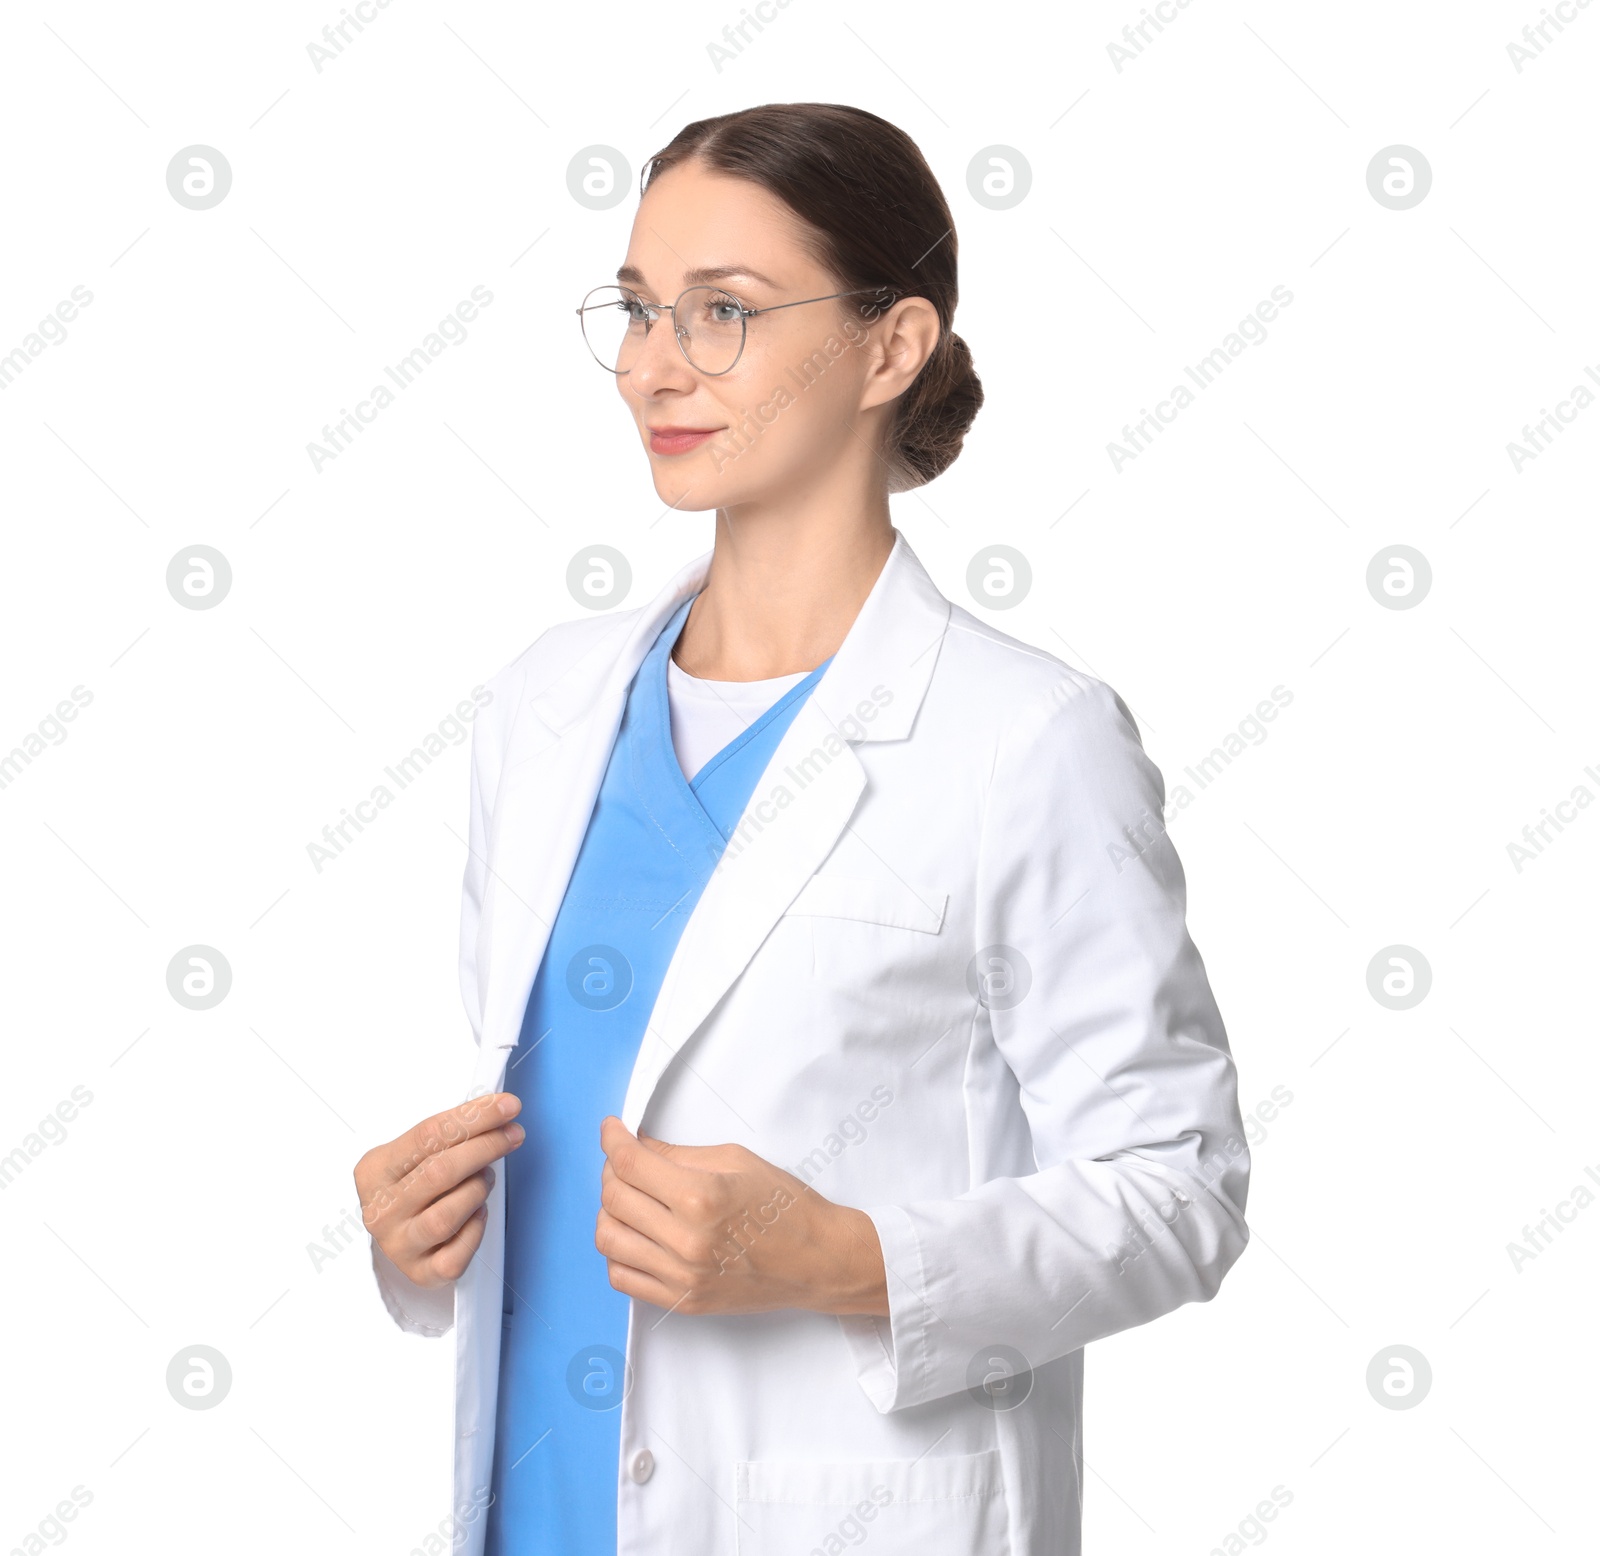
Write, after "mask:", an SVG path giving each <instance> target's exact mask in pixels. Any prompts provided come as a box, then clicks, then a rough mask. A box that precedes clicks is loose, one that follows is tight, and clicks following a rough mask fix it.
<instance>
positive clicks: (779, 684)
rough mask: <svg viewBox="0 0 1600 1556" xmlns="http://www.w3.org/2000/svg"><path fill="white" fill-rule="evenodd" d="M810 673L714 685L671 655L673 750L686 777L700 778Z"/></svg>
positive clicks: (669, 701)
mask: <svg viewBox="0 0 1600 1556" xmlns="http://www.w3.org/2000/svg"><path fill="white" fill-rule="evenodd" d="M807 673H808V672H806V671H804V670H801V671H799V672H798V673H797V674H794V675H777V676H772V677H770V678H769V679H767V680H763V681H708V680H703V679H702V678H701V677H700V676H697V675H690V674H689V672H688V671H687V670H684V669H681V668H680V667H679V665H678V662H677V661H676V660H675V659H674V658H673V657H672V656H671V655H670V654H669V655H667V708H668V713H669V716H670V718H671V723H672V747H673V750H675V751H676V752H677V753H678V765H679V766H680V767H681V768H682V769H683V775H684V777H685V778H688V779H690V780H691V781H693V779H694V777H695V775H696V774H697V773H699V771H700V769H701V768H702V767H704V766H705V765H706V763H707V761H709V760H710V758H711V757H713V756H715V755H716V754H717V752H718V751H720V750H721V749H722V748H723V746H725V745H726V744H727V743H728V742H729V741H730V740H732V739H733V737H734V736H735V735H737V734H739V733H740V732H741V731H743V730H744V729H745V728H746V727H747V726H748V725H749V724H751V723H752V722H753V721H754V720H755V719H758V718H760V716H761V715H762V714H763V713H765V712H766V711H767V709H768V708H770V707H771V706H772V705H773V704H774V703H775V702H776V701H777V700H778V699H779V698H780V697H781V696H783V694H784V693H785V692H787V691H789V690H791V689H792V688H793V687H795V686H797V685H798V684H799V683H800V682H801V681H803V680H804V679H805V678H806V675H807Z"/></svg>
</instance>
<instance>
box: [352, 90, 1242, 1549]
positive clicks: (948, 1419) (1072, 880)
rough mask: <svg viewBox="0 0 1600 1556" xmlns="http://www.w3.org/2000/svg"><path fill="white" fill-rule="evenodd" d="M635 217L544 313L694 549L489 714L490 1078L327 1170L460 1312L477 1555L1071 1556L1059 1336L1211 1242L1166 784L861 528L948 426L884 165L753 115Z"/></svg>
mask: <svg viewBox="0 0 1600 1556" xmlns="http://www.w3.org/2000/svg"><path fill="white" fill-rule="evenodd" d="M642 184H643V195H642V199H641V202H640V206H639V211H638V216H637V218H636V220H635V222H634V226H633V232H632V237H631V240H630V243H629V247H628V254H627V259H626V262H625V264H624V265H623V267H622V268H621V270H619V272H618V281H619V283H620V288H617V287H612V288H597V289H596V291H595V292H593V293H591V294H590V295H589V296H588V297H586V298H585V299H584V303H583V306H582V308H581V309H580V319H581V322H582V324H583V329H584V338H585V340H586V341H587V343H588V345H589V347H590V351H591V353H592V354H593V355H594V357H595V358H596V361H597V362H598V365H599V367H600V368H601V369H602V370H604V371H606V372H608V373H611V374H613V375H614V377H615V382H616V386H617V390H618V393H619V394H620V396H621V398H622V401H623V403H624V405H626V406H627V408H628V410H629V411H630V412H631V414H632V416H633V419H634V423H635V426H636V427H637V429H638V434H639V438H640V441H641V443H642V444H643V447H644V450H645V453H646V455H647V457H648V459H649V462H650V471H651V475H652V477H653V479H654V482H655V488H656V492H657V494H658V495H659V497H660V498H661V500H662V501H663V502H664V503H665V504H667V505H668V506H669V507H671V508H683V509H691V510H697V511H698V510H705V509H715V510H716V531H715V545H714V548H713V550H712V551H711V552H710V553H709V554H708V555H707V556H703V557H701V558H699V559H698V560H697V561H695V562H693V563H691V564H689V565H688V566H687V567H685V568H684V569H683V570H682V571H681V572H679V574H678V575H677V576H676V577H675V578H674V579H672V581H671V582H670V583H669V584H668V585H667V587H666V588H665V589H663V590H662V591H661V593H660V594H658V595H657V596H656V597H655V599H653V600H652V601H651V602H650V603H649V604H648V605H645V606H643V607H641V608H638V609H634V610H629V611H623V612H620V613H613V614H609V615H601V616H595V617H591V618H589V619H587V620H582V621H576V622H570V623H567V624H564V625H561V626H558V627H554V628H552V629H551V630H549V631H548V632H546V633H545V634H544V636H543V637H541V638H540V639H539V640H538V641H537V642H536V643H534V645H533V646H532V647H531V648H530V649H528V650H527V652H526V653H524V654H523V655H522V656H521V658H519V659H518V660H516V661H515V662H514V663H513V664H512V665H510V666H509V667H507V668H506V669H505V670H503V671H502V672H501V673H500V675H499V677H498V678H497V679H496V680H495V682H494V683H493V687H492V690H493V693H494V697H493V701H492V702H491V703H490V704H489V706H488V708H487V710H486V711H485V713H484V714H483V715H482V716H480V718H479V720H478V724H477V727H476V731H475V734H474V742H473V763H472V765H473V784H472V808H471V858H470V860H469V863H468V866H467V873H466V883H465V895H464V909H463V915H462V939H461V972H462V989H463V994H464V997H465V1001H466V1006H467V1011H468V1015H469V1018H470V1020H471V1024H472V1029H473V1034H474V1037H475V1038H476V1040H477V1042H478V1045H479V1059H478V1063H477V1067H476V1071H475V1073H474V1077H473V1084H472V1088H471V1092H470V1097H471V1100H470V1101H469V1102H467V1103H466V1104H464V1105H463V1106H461V1107H458V1108H455V1109H451V1110H449V1111H447V1112H445V1113H442V1114H440V1115H438V1116H437V1117H435V1118H432V1119H428V1120H426V1121H425V1122H423V1123H422V1124H419V1125H418V1126H417V1127H416V1128H415V1129H413V1130H411V1131H409V1132H408V1133H407V1134H405V1135H403V1136H401V1137H400V1138H399V1139H398V1140H395V1141H392V1142H390V1143H389V1144H387V1145H384V1146H380V1147H377V1148H376V1149H375V1150H373V1151H370V1152H368V1153H367V1155H366V1156H364V1157H363V1158H362V1160H361V1163H360V1164H359V1166H358V1167H357V1169H356V1181H357V1185H358V1188H359V1191H360V1194H361V1198H362V1203H363V1207H364V1211H365V1214H366V1219H367V1224H368V1226H369V1228H370V1229H371V1231H372V1235H373V1259H374V1265H375V1268H376V1270H377V1274H378V1279H379V1284H380V1287H381V1289H382V1291H383V1293H384V1298H385V1301H386V1303H387V1304H388V1306H389V1309H390V1311H391V1313H392V1314H393V1316H394V1317H395V1319H396V1320H397V1321H398V1322H399V1323H400V1324H401V1326H402V1327H403V1328H406V1329H409V1330H412V1331H414V1332H418V1333H422V1334H432V1335H438V1334H443V1333H444V1332H445V1331H446V1330H447V1329H448V1328H450V1327H451V1324H452V1321H453V1323H454V1327H455V1330H456V1335H457V1346H458V1367H457V1380H458V1392H457V1406H456V1412H457V1414H456V1499H457V1509H456V1513H457V1516H458V1518H459V1519H460V1520H461V1522H462V1524H463V1526H464V1538H465V1542H466V1544H465V1548H466V1549H467V1550H469V1551H471V1552H473V1553H477V1552H480V1551H483V1550H485V1549H486V1550H487V1551H488V1553H489V1556H502V1553H504V1556H511V1553H516V1552H524V1551H526V1552H540V1553H561V1556H568V1553H579V1552H582V1553H586V1556H587V1553H593V1552H602V1551H603V1552H607V1553H610V1552H628V1553H642V1552H664V1553H665V1552H672V1553H676V1552H694V1553H695V1556H734V1553H735V1552H741V1553H748V1552H752V1551H754V1552H759V1553H761V1556H810V1553H813V1552H818V1551H822V1552H830V1551H837V1550H843V1549H844V1548H845V1547H846V1546H847V1545H851V1544H855V1543H858V1542H860V1541H862V1540H865V1539H868V1538H870V1539H872V1540H873V1541H874V1543H875V1544H876V1545H877V1548H879V1549H881V1550H882V1551H884V1552H886V1553H887V1552H896V1553H898V1552H907V1551H912V1550H921V1551H924V1552H928V1553H938V1556H944V1553H949V1556H958V1553H959V1556H967V1553H974V1556H976V1553H982V1556H1007V1553H1010V1556H1046V1553H1049V1556H1060V1553H1062V1552H1067V1551H1076V1550H1077V1549H1078V1537H1079V1507H1080V1495H1081V1473H1080V1463H1081V1460H1080V1447H1079V1444H1080V1407H1081V1400H1082V1377H1083V1371H1082V1369H1083V1347H1084V1346H1085V1345H1086V1344H1087V1343H1088V1342H1089V1341H1091V1340H1094V1339H1097V1338H1099V1337H1100V1336H1102V1335H1107V1334H1111V1333H1114V1332H1116V1331H1118V1330H1121V1329H1126V1328H1128V1327H1129V1326H1131V1325H1134V1324H1138V1323H1143V1322H1145V1321H1147V1320H1149V1319H1152V1318H1155V1317H1157V1316H1158V1315H1160V1314H1162V1313H1164V1312H1167V1311H1169V1310H1170V1309H1172V1308H1174V1307H1177V1306H1178V1305H1180V1304H1182V1303H1185V1302H1190V1301H1206V1300H1208V1299H1209V1298H1210V1297H1212V1296H1213V1295H1214V1294H1215V1292H1216V1291H1217V1288H1218V1285H1219V1283H1220V1282H1221V1280H1222V1277H1223V1275H1224V1274H1225V1272H1226V1271H1227V1270H1228V1268H1229V1267H1230V1266H1231V1265H1232V1263H1233V1262H1234V1260H1235V1259H1236V1258H1237V1257H1238V1256H1239V1253H1240V1252H1241V1251H1242V1249H1243V1247H1244V1245H1245V1241H1246V1236H1247V1234H1246V1229H1245V1225H1244V1219H1243V1211H1244V1204H1245V1189H1246V1183H1247V1177H1248V1172H1249V1157H1248V1154H1247V1152H1246V1149H1245V1143H1244V1140H1243V1136H1242V1129H1241V1123H1240V1118H1239V1113H1238V1106H1237V1099H1236V1092H1235V1076H1234V1069H1233V1065H1232V1061H1231V1059H1230V1056H1229V1050H1228V1045H1227V1039H1226V1036H1225V1034H1224V1030H1223V1025H1222V1021H1221V1018H1220V1016H1219V1014H1218V1011H1217V1007H1216V1004H1215V1002H1214V1000H1213V998H1212V994H1211V991H1210V988H1209V986H1208V984H1207V980H1206V975H1205V970H1204V968H1203V966H1202V964H1201V961H1200V957H1199V954H1198V952H1197V951H1196V949H1195V947H1194V944H1193V942H1192V941H1191V939H1190V937H1189V935H1188V933H1187V931H1186V929H1185V926H1184V878H1183V873H1182V870H1181V867H1180V865H1179V862H1178V859H1177V856H1176V855H1175V853H1174V852H1173V848H1172V845H1171V842H1170V841H1169V839H1168V838H1167V836H1166V833H1165V831H1164V830H1163V829H1162V826H1161V821H1160V817H1161V815H1162V805H1163V798H1164V796H1163V790H1162V782H1161V777H1160V774H1159V773H1158V772H1157V770H1156V769H1155V767H1154V766H1153V765H1152V764H1151V762H1150V761H1149V760H1148V758H1147V757H1146V756H1145V755H1144V752H1143V750H1142V748H1141V746H1140V743H1139V738H1138V735H1137V733H1136V731H1135V728H1134V725H1133V722H1132V719H1131V718H1130V716H1129V714H1128V712H1127V709H1126V708H1125V706H1124V705H1123V703H1122V702H1121V700H1120V699H1119V698H1118V697H1117V695H1116V694H1115V693H1114V692H1113V691H1112V690H1111V689H1110V688H1109V687H1107V686H1105V685H1104V684H1103V683H1101V682H1099V681H1097V680H1094V679H1092V678H1091V677H1089V676H1086V675H1083V674H1081V673H1079V672H1077V671H1075V670H1072V669H1069V668H1068V667H1067V666H1066V665H1064V664H1063V663H1062V662H1061V661H1059V660H1058V659H1056V658H1054V657H1052V656H1051V655H1049V654H1047V653H1044V652H1042V651H1041V650H1039V649H1036V648H1033V647H1031V646H1029V645H1027V644H1024V643H1021V642H1018V641H1016V640H1015V639H1013V638H1010V637H1007V636H1006V635H1005V634H1004V633H1001V632H998V631H996V630H995V629H994V628H993V627H991V626H990V625H989V624H988V623H987V622H985V621H983V620H980V619H979V618H977V617H976V616H974V615H972V614H970V613H969V612H967V611H966V610H964V609H963V608H961V607H960V606H958V605H954V604H952V603H951V602H950V601H949V600H947V599H946V598H945V597H944V596H943V595H942V594H941V593H940V592H939V591H938V589H936V588H935V587H934V585H933V583H932V581H931V580H930V578H929V576H928V574H927V573H926V571H925V570H924V569H923V567H922V566H921V564H920V563H919V561H918V560H917V558H916V556H915V555H914V554H913V553H912V551H911V549H910V548H909V547H908V546H907V544H906V541H905V538H904V536H903V535H902V534H900V533H899V531H897V530H896V529H895V528H894V527H893V525H892V524H891V522H890V513H889V502H888V496H889V493H890V492H894V491H903V490H907V489H909V488H911V487H914V486H917V485H919V484H921V483H923V482H925V481H928V480H931V479H932V478H933V477H934V476H936V475H938V474H939V473H940V472H941V471H942V470H943V469H945V468H946V466H948V465H949V463H950V462H951V460H953V459H954V458H955V456H956V454H957V453H958V452H959V450H960V447H961V442H962V439H963V436H964V435H965V432H966V430H967V427H968V426H969V424H970V423H971V421H972V418H973V416H974V414H975V413H976V411H977V409H978V406H979V404H980V403H981V400H982V392H981V390H980V388H979V384H978V380H977V378H976V376H975V374H974V372H973V368H972V363H971V359H970V357H969V355H968V351H967V348H966V346H965V345H964V344H963V343H962V341H961V340H960V338H959V337H958V336H956V335H955V334H953V333H952V329H951V323H952V317H953V315H954V312H955V306H956V241H955V235H954V232H953V231H952V224H951V220H950V214H949V211H948V208H947V207H946V205H945V202H944V199H943V196H942V195H941V193H940V191H939V188H938V185H937V183H936V182H935V180H934V178H933V175H932V173H931V172H930V170H929V168H928V166H927V164H926V163H925V161H924V160H923V158H922V157H921V155H920V153H919V152H918V151H917V149H916V147H915V146H914V145H913V143H912V142H911V141H910V140H909V139H908V138H907V137H906V136H905V135H904V134H903V133H901V132H900V131H899V130H897V129H895V128H894V127H893V126H891V125H889V124H887V123H885V122H884V121H883V120H881V119H879V118H876V117H875V116H873V115H872V114H868V113H864V112H862V111H860V110H857V109H852V108H844V107H837V106H831V105H824V104H787V105H777V106H768V107H763V108H755V109H750V110H747V111H744V112H741V113H735V114H730V115H727V116H725V117H722V118H718V119H710V120H706V121H702V122H700V123H696V124H691V125H689V126H688V127H687V128H686V129H684V130H683V131H682V132H681V133H680V134H679V135H678V136H677V137H676V138H675V139H674V140H673V141H672V142H671V144H670V145H668V146H667V147H666V148H665V150H664V151H662V152H661V153H659V154H658V155H657V156H656V157H655V158H653V159H652V161H651V162H650V164H649V165H648V166H647V168H646V171H645V176H644V179H643V180H642ZM576 344H577V342H576V341H575V342H574V345H575V346H576ZM582 370H583V371H594V370H595V367H594V364H593V363H591V364H589V365H588V366H586V367H584V368H583V369H582ZM519 1109H520V1113H521V1123H520V1124H513V1123H510V1122H509V1120H510V1119H511V1118H512V1116H513V1115H514V1114H517V1113H518V1111H519ZM524 1126H525V1133H524ZM501 1157H507V1158H508V1159H507V1160H506V1162H505V1166H504V1167H503V1168H502V1169H501V1171H500V1172H499V1173H498V1174H496V1173H495V1172H494V1170H493V1168H492V1166H491V1164H492V1163H493V1162H495V1161H496V1160H497V1159H499V1158H501ZM914 1542H915V1543H914Z"/></svg>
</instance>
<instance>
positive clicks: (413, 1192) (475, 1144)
mask: <svg viewBox="0 0 1600 1556" xmlns="http://www.w3.org/2000/svg"><path fill="white" fill-rule="evenodd" d="M524 1138H526V1137H525V1135H524V1133H523V1128H522V1125H521V1124H506V1125H504V1126H502V1127H501V1128H499V1129H496V1130H493V1131H492V1132H491V1133H489V1134H481V1135H474V1136H473V1137H472V1138H471V1139H470V1140H463V1141H462V1142H461V1144H459V1145H453V1146H451V1147H450V1148H449V1149H448V1150H445V1151H441V1152H439V1153H438V1154H437V1155H434V1156H428V1157H425V1158H424V1159H423V1160H422V1161H421V1162H419V1163H418V1164H417V1166H416V1167H415V1168H414V1169H413V1170H412V1171H411V1172H410V1173H409V1174H407V1176H406V1177H405V1178H404V1179H403V1180H402V1181H401V1182H400V1183H399V1184H397V1185H395V1187H394V1189H393V1190H392V1191H391V1193H392V1194H393V1196H394V1200H395V1205H396V1210H397V1213H398V1214H399V1215H401V1216H402V1217H404V1218H406V1219H410V1218H411V1217H414V1216H418V1215H421V1214H422V1212H423V1211H424V1210H426V1209H427V1208H428V1207H429V1206H430V1205H432V1204H433V1203H434V1202H435V1201H436V1200H439V1199H441V1198H443V1197H444V1196H445V1195H446V1194H448V1193H450V1192H451V1190H453V1189H455V1188H456V1187H458V1186H459V1185H460V1184H463V1183H465V1182H466V1181H467V1180H468V1179H469V1178H471V1177H472V1176H473V1175H474V1174H475V1173H479V1172H482V1171H483V1169H484V1168H485V1167H487V1166H489V1165H490V1163H491V1162H496V1161H498V1160H499V1159H500V1158H501V1157H502V1156H505V1155H507V1154H509V1153H510V1152H511V1151H514V1150H516V1148H517V1147H518V1146H519V1145H521V1144H522V1142H523V1140H524Z"/></svg>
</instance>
